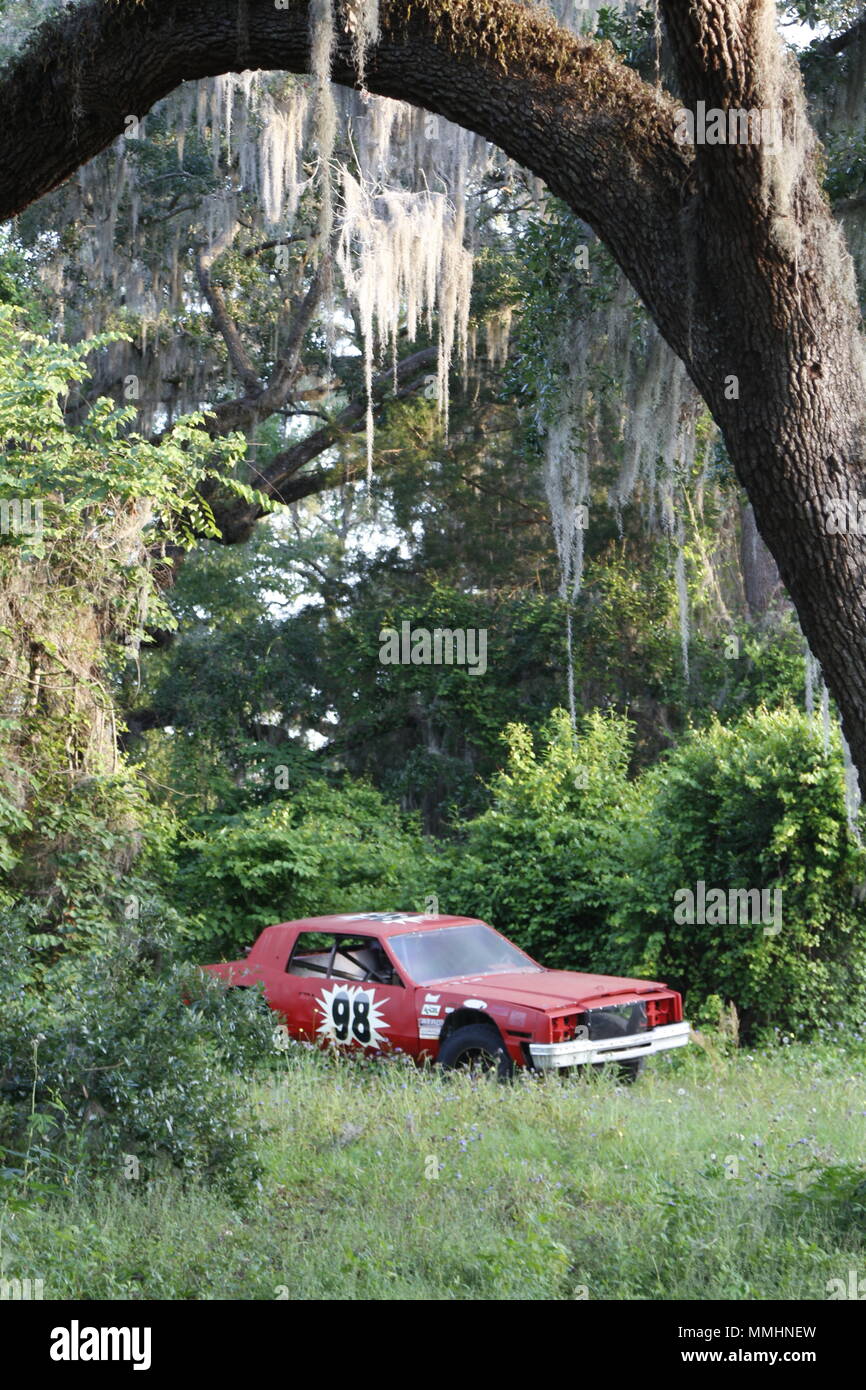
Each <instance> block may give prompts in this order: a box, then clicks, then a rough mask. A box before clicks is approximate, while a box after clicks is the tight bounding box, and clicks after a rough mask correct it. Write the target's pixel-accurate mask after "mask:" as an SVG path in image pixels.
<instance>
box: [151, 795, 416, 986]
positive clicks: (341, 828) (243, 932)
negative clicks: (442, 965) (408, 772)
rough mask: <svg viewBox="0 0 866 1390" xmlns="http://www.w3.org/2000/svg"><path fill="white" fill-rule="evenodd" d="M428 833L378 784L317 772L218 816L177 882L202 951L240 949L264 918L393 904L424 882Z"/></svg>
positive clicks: (408, 898) (405, 901)
mask: <svg viewBox="0 0 866 1390" xmlns="http://www.w3.org/2000/svg"><path fill="white" fill-rule="evenodd" d="M427 859H428V853H427V851H426V850H425V846H424V841H423V839H422V837H421V835H420V832H419V831H418V830H417V829H416V826H415V823H414V821H413V820H411V819H409V818H407V817H404V816H403V815H401V813H400V811H399V810H398V809H397V807H395V806H393V805H390V804H389V803H388V802H387V801H385V800H384V799H383V797H382V796H381V795H380V794H379V792H377V791H376V790H375V789H374V788H373V787H371V786H368V785H366V784H365V783H360V782H354V783H353V782H347V783H346V784H345V785H344V786H342V787H334V786H330V785H328V784H327V783H325V782H313V783H310V784H309V785H308V786H306V787H305V788H303V789H302V790H301V791H299V792H297V793H294V794H290V793H288V792H287V793H286V802H285V804H273V803H272V804H271V805H269V806H265V807H260V808H255V809H252V810H250V811H244V812H242V813H240V814H238V815H236V816H231V817H228V818H225V819H224V820H223V821H222V822H217V821H215V822H213V823H212V826H211V828H210V829H209V831H208V833H207V834H200V835H197V836H195V837H193V838H192V839H191V840H190V841H189V843H188V844H187V846H186V848H185V851H184V852H183V854H182V856H181V862H180V866H179V875H178V889H179V891H180V892H181V893H182V895H183V898H184V901H185V902H186V904H187V905H188V907H189V909H190V911H191V912H192V913H193V914H194V916H195V921H196V925H195V927H194V929H193V933H192V934H193V936H194V939H195V941H196V951H197V954H198V955H199V956H200V957H201V959H207V957H208V956H209V955H210V956H213V955H214V954H216V953H219V952H223V953H227V954H230V955H238V954H239V953H240V951H241V950H242V949H243V948H244V947H245V946H249V945H250V944H251V942H252V941H254V940H255V937H256V936H257V935H258V933H259V932H260V931H261V929H262V927H265V926H268V925H269V924H270V923H272V922H283V921H287V920H291V919H294V918H298V917H307V916H319V915H322V914H325V913H329V912H363V911H367V910H377V911H391V910H394V909H395V908H403V907H407V906H410V905H411V904H412V903H413V902H414V901H415V899H416V898H417V894H418V892H419V891H420V892H422V893H423V891H424V878H425V870H424V865H425V862H426V861H427Z"/></svg>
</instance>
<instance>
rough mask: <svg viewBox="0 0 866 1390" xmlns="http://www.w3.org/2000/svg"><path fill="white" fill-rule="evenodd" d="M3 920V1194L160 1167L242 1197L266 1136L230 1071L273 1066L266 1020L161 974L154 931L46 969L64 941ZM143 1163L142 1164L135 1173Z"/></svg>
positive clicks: (238, 999) (243, 994)
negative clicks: (259, 1062)
mask: <svg viewBox="0 0 866 1390" xmlns="http://www.w3.org/2000/svg"><path fill="white" fill-rule="evenodd" d="M27 916H28V914H26V913H22V914H15V913H10V914H7V916H6V920H5V921H4V923H3V929H4V947H5V961H4V971H3V974H2V978H0V1153H2V1150H5V1151H6V1152H5V1155H3V1167H4V1169H5V1173H4V1177H5V1180H6V1183H7V1184H9V1183H11V1184H12V1185H13V1186H14V1187H19V1186H20V1188H22V1189H23V1190H25V1191H26V1190H27V1189H29V1188H31V1187H32V1186H33V1184H34V1183H37V1185H38V1184H43V1183H45V1182H46V1181H47V1182H49V1183H51V1182H56V1181H57V1179H58V1177H60V1178H62V1180H63V1181H64V1182H66V1183H68V1182H79V1181H86V1180H87V1179H88V1178H90V1177H93V1176H95V1175H97V1174H100V1173H106V1172H114V1173H116V1174H124V1175H126V1176H129V1177H130V1178H131V1179H132V1178H136V1179H139V1180H141V1181H142V1182H147V1181H148V1180H149V1179H151V1178H153V1177H154V1176H156V1175H157V1174H158V1173H159V1172H160V1171H161V1170H163V1169H173V1170H176V1171H179V1172H180V1173H181V1174H182V1175H183V1176H184V1177H194V1178H199V1179H202V1180H204V1181H207V1182H208V1183H211V1184H213V1185H214V1186H217V1187H220V1188H222V1189H224V1190H225V1191H227V1192H228V1193H229V1194H230V1195H231V1196H232V1197H234V1198H236V1199H239V1200H240V1199H243V1197H244V1196H245V1195H247V1194H248V1193H249V1191H250V1189H251V1187H252V1186H253V1185H254V1184H255V1183H256V1181H257V1179H258V1176H259V1172H260V1165H259V1160H258V1157H257V1153H256V1143H257V1139H258V1136H259V1131H258V1127H257V1125H256V1123H255V1122H254V1121H252V1120H251V1119H250V1118H249V1116H248V1115H247V1113H246V1109H245V1102H244V1100H243V1097H242V1095H241V1092H240V1088H239V1085H238V1083H237V1081H236V1080H235V1079H234V1078H233V1076H232V1075H231V1072H232V1070H234V1071H239V1070H243V1071H246V1070H248V1068H249V1066H250V1064H251V1063H252V1062H253V1061H254V1060H255V1059H257V1058H263V1057H265V1056H267V1055H268V1048H269V1039H270V1034H271V1028H272V1019H271V1015H270V1012H269V1010H268V1009H267V1008H266V1006H265V1005H264V1004H263V1003H262V1001H261V1000H260V999H259V997H258V995H257V994H255V993H254V992H253V991H248V990H243V991H239V992H237V993H236V996H233V997H232V999H231V1005H232V1006H229V1001H228V1000H227V999H226V997H225V994H224V991H223V990H222V989H221V988H220V987H219V986H218V985H217V984H216V982H212V981H209V980H207V979H206V977H205V976H203V975H202V973H201V972H200V971H199V970H197V969H196V968H195V967H184V966H181V965H178V964H171V965H168V966H166V967H164V968H162V969H159V968H157V964H156V962H158V961H159V959H160V957H161V954H162V950H163V947H164V945H165V942H164V941H163V940H161V939H160V933H159V930H158V929H155V928H153V927H151V928H149V929H148V930H147V931H144V932H143V931H142V930H141V928H140V926H139V924H136V925H135V928H134V929H132V928H131V927H126V928H121V929H120V930H119V931H118V932H116V934H115V940H114V944H113V947H112V948H111V949H108V948H106V949H103V950H97V949H94V948H93V947H91V948H90V949H89V950H88V951H86V952H85V953H84V954H83V955H82V956H80V957H76V956H75V955H73V954H71V953H66V954H63V955H61V956H60V957H59V958H58V959H55V960H54V961H53V963H52V962H51V959H50V958H51V956H52V954H54V952H55V949H56V940H57V939H56V938H54V937H51V936H50V935H46V934H44V933H42V934H33V933H32V932H31V931H30V930H29V928H30V926H31V925H32V924H31V923H30V922H29V921H27V920H26V919H27ZM131 1160H135V1162H131Z"/></svg>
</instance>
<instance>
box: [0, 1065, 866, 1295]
mask: <svg viewBox="0 0 866 1390" xmlns="http://www.w3.org/2000/svg"><path fill="white" fill-rule="evenodd" d="M864 1055H866V1054H864V1051H863V1050H862V1049H857V1050H855V1051H853V1052H852V1051H850V1050H849V1051H848V1052H844V1051H841V1050H838V1049H836V1048H834V1047H831V1046H829V1045H828V1046H823V1047H821V1048H820V1049H818V1050H812V1049H807V1048H805V1047H802V1046H799V1045H791V1046H788V1047H781V1046H780V1047H776V1048H774V1049H772V1050H769V1051H765V1052H754V1053H745V1052H740V1053H739V1054H737V1055H736V1056H734V1057H728V1056H725V1055H724V1054H723V1053H722V1052H720V1051H716V1050H715V1049H711V1050H709V1051H706V1050H702V1049H700V1048H698V1047H691V1048H689V1049H688V1050H687V1052H686V1054H685V1055H678V1056H673V1057H669V1058H664V1057H662V1058H659V1059H656V1060H655V1061H654V1063H652V1064H651V1065H650V1067H649V1068H648V1069H647V1072H646V1074H645V1075H644V1077H643V1078H642V1080H641V1081H640V1082H639V1083H638V1084H637V1085H636V1086H634V1087H628V1088H625V1087H621V1086H619V1085H617V1084H616V1081H615V1079H614V1078H613V1077H610V1076H606V1075H592V1076H590V1077H588V1078H585V1079H577V1078H575V1079H568V1080H562V1079H548V1080H539V1079H538V1078H529V1077H524V1078H521V1080H520V1082H519V1084H517V1085H514V1086H499V1085H496V1084H494V1083H490V1082H487V1081H484V1080H473V1079H472V1078H469V1077H460V1076H456V1077H455V1076H453V1075H451V1076H449V1075H444V1076H442V1075H438V1074H436V1073H435V1072H433V1073H419V1072H417V1071H416V1070H415V1069H414V1068H412V1067H410V1066H408V1065H404V1064H402V1063H400V1062H399V1061H398V1062H392V1063H388V1064H383V1063H363V1062H362V1063H351V1062H350V1063H346V1062H343V1061H340V1060H339V1059H334V1058H329V1057H326V1056H320V1055H312V1054H310V1053H309V1052H306V1051H298V1052H296V1053H292V1054H290V1055H289V1056H287V1057H286V1059H285V1068H286V1069H285V1074H279V1075H274V1076H272V1077H269V1078H267V1079H266V1080H264V1081H260V1082H256V1083H254V1084H253V1085H252V1086H251V1103H252V1104H253V1105H254V1107H255V1108H256V1110H257V1112H258V1113H259V1115H260V1117H261V1119H262V1121H263V1122H264V1124H265V1126H266V1128H267V1140H266V1142H265V1144H264V1149H263V1158H264V1160H265V1165H266V1174H265V1176H264V1178H263V1179H262V1183H261V1188H260V1190H256V1191H255V1192H253V1193H251V1194H250V1201H249V1203H248V1204H247V1205H246V1206H245V1207H244V1208H243V1209H237V1208H236V1207H233V1206H232V1205H231V1204H230V1203H228V1202H226V1201H224V1200H223V1199H221V1198H219V1197H216V1196H215V1195H214V1194H213V1193H212V1192H208V1191H205V1190H201V1189H198V1190H186V1191H184V1190H182V1188H181V1187H180V1186H179V1184H178V1183H177V1181H176V1180H174V1179H172V1178H162V1179H159V1180H155V1181H152V1182H150V1183H148V1182H146V1181H145V1180H144V1177H143V1176H142V1178H141V1179H140V1180H139V1181H137V1182H136V1181H124V1180H123V1179H122V1178H119V1179H118V1180H117V1181H116V1182H115V1183H113V1184H109V1185H105V1186H103V1187H102V1188H100V1189H99V1190H98V1191H96V1192H93V1191H91V1192H90V1194H89V1195H88V1196H86V1197H85V1196H76V1195H74V1194H72V1193H70V1195H69V1196H68V1197H67V1198H65V1199H63V1200H62V1201H58V1202H56V1203H55V1204H54V1205H53V1206H52V1207H50V1208H44V1209H42V1210H37V1211H31V1212H28V1211H24V1212H17V1213H14V1214H13V1213H11V1212H7V1213H5V1215H4V1218H3V1225H2V1247H0V1259H2V1261H3V1264H4V1274H5V1276H6V1277H7V1278H8V1277H12V1276H18V1277H24V1276H27V1275H29V1276H30V1277H32V1278H35V1277H41V1278H43V1279H44V1284H45V1290H44V1296H45V1297H46V1298H85V1299H86V1298H120V1299H136V1298H158V1299H214V1298H217V1299H218V1298H244V1299H273V1298H277V1297H283V1298H285V1297H288V1298H291V1299H297V1298H302V1299H311V1298H330V1299H353V1298H367V1299H370V1298H372V1299H388V1298H399V1299H421V1298H432V1299H470V1300H471V1299H497V1298H508V1299H575V1298H577V1299H583V1298H589V1299H600V1298H601V1299H603V1298H617V1299H620V1298H621V1299H673V1298H686V1299H713V1298H722V1299H725V1298H734V1299H765V1298H783V1299H825V1298H827V1296H828V1294H827V1283H828V1280H832V1279H842V1280H845V1281H846V1282H847V1280H848V1277H849V1271H850V1270H855V1271H857V1273H858V1277H859V1278H863V1277H866V1251H864V1244H866V1182H864V1179H863V1174H862V1172H858V1165H859V1168H860V1169H861V1170H862V1169H863V1168H866V1138H864V1136H866V1125H864V1117H866V1079H864V1067H863V1061H864Z"/></svg>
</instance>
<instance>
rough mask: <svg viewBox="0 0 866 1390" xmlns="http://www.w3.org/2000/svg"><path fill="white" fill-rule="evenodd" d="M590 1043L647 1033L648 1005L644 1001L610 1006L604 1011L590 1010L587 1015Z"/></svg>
mask: <svg viewBox="0 0 866 1390" xmlns="http://www.w3.org/2000/svg"><path fill="white" fill-rule="evenodd" d="M586 1026H587V1027H588V1029H589V1040H590V1042H597V1041H600V1040H601V1039H603V1038H619V1037H629V1036H630V1035H631V1034H632V1033H645V1032H646V1030H647V1017H646V1004H645V1003H644V1001H643V1000H642V999H640V1000H637V1002H635V1003H628V1004H608V1005H606V1007H604V1008H602V1009H589V1010H588V1012H587V1014H586Z"/></svg>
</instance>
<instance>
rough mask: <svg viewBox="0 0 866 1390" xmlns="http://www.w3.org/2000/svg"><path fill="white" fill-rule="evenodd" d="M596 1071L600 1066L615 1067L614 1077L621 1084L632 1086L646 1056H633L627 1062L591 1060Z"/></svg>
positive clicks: (641, 1070)
mask: <svg viewBox="0 0 866 1390" xmlns="http://www.w3.org/2000/svg"><path fill="white" fill-rule="evenodd" d="M592 1065H593V1067H595V1069H596V1070H597V1071H598V1070H599V1069H601V1068H602V1067H603V1068H604V1069H605V1070H607V1069H611V1070H612V1069H614V1068H615V1069H616V1079H617V1081H618V1082H619V1084H620V1085H621V1086H633V1085H634V1083H635V1082H636V1081H637V1079H638V1077H639V1076H640V1075H641V1074H642V1072H643V1069H644V1067H645V1066H646V1057H633V1058H631V1059H630V1060H629V1061H628V1062H593V1063H592Z"/></svg>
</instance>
